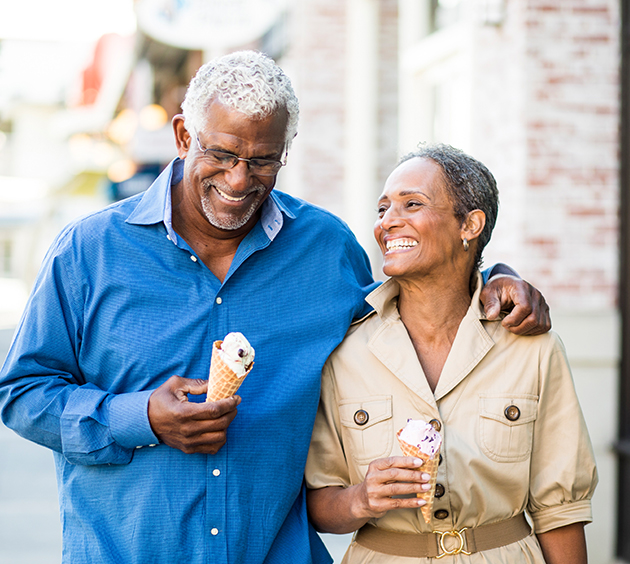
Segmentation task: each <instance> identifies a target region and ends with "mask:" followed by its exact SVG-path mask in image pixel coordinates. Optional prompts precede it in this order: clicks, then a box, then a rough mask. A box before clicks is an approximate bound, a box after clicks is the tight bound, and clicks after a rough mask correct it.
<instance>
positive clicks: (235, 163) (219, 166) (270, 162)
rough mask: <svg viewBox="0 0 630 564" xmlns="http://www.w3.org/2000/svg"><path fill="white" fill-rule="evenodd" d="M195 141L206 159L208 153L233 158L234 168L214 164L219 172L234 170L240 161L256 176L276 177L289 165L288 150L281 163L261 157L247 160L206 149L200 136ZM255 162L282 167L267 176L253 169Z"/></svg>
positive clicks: (225, 152) (231, 154)
mask: <svg viewBox="0 0 630 564" xmlns="http://www.w3.org/2000/svg"><path fill="white" fill-rule="evenodd" d="M195 139H196V140H197V146H198V147H199V150H200V151H201V152H202V153H203V156H204V157H208V155H207V153H208V151H210V152H211V154H212V153H220V154H221V155H225V156H226V157H228V156H229V157H231V158H232V159H233V164H232V166H228V167H227V168H226V167H223V166H222V165H218V164H216V163H212V166H213V167H215V168H218V169H219V170H232V169H233V168H234V167H235V166H236V165H237V164H238V162H239V161H244V162H246V163H247V169H248V170H249V171H250V172H251V173H252V174H255V175H257V176H275V175H276V174H278V173H279V172H280V169H281V168H282V167H283V166H285V165H286V164H287V153H288V151H286V150H285V152H284V157H283V158H282V160H280V161H276V160H274V159H263V158H259V157H252V158H250V159H245V158H243V157H237V156H236V155H234V154H233V153H228V152H227V151H219V150H218V149H205V148H204V146H203V145H202V144H201V141H200V140H199V135H196V134H195ZM253 161H264V162H266V163H269V164H270V165H271V164H272V163H273V164H276V165H280V166H278V168H277V170H275V171H274V172H273V173H271V174H267V173H264V172H260V171H257V170H255V169H252V162H253ZM255 166H257V165H256V164H255V163H254V167H255ZM258 166H260V165H258ZM262 166H264V165H262Z"/></svg>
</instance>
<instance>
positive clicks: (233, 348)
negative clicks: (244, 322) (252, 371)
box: [219, 333, 254, 378]
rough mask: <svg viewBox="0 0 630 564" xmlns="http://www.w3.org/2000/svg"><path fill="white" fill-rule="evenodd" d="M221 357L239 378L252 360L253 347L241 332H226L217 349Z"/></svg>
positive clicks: (245, 371)
mask: <svg viewBox="0 0 630 564" xmlns="http://www.w3.org/2000/svg"><path fill="white" fill-rule="evenodd" d="M219 354H220V355H221V359H222V360H223V362H225V364H227V365H228V367H229V368H230V370H231V371H232V372H234V373H235V374H236V376H238V377H239V378H241V377H243V376H245V374H247V371H248V370H249V368H250V366H251V364H252V362H254V347H252V346H251V345H250V344H249V341H248V340H247V339H246V338H245V337H244V336H243V334H242V333H228V334H227V335H226V336H225V339H223V343H221V348H220V349H219Z"/></svg>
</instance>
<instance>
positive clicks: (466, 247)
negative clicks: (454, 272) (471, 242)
mask: <svg viewBox="0 0 630 564" xmlns="http://www.w3.org/2000/svg"><path fill="white" fill-rule="evenodd" d="M462 243H463V244H464V252H468V239H464V240H463V241H462Z"/></svg>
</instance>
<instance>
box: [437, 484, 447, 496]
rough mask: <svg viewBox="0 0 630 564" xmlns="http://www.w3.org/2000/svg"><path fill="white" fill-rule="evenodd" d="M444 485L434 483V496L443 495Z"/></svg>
mask: <svg viewBox="0 0 630 564" xmlns="http://www.w3.org/2000/svg"><path fill="white" fill-rule="evenodd" d="M444 491H445V490H444V486H443V485H442V484H435V497H442V496H443V495H444Z"/></svg>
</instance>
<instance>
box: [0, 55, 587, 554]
mask: <svg viewBox="0 0 630 564" xmlns="http://www.w3.org/2000/svg"><path fill="white" fill-rule="evenodd" d="M182 108H183V115H178V116H176V117H175V118H174V119H173V128H174V132H175V140H176V147H177V158H176V159H174V161H173V162H172V163H171V164H169V166H168V167H167V168H166V169H165V170H164V172H163V173H162V174H161V175H160V177H159V178H158V179H157V180H156V181H155V182H154V184H153V185H152V186H151V187H150V188H149V189H148V190H147V191H146V192H145V193H144V194H140V195H138V196H134V197H132V198H129V199H127V200H123V201H121V202H118V203H116V204H114V205H112V206H110V207H108V208H106V209H104V210H101V211H98V212H96V213H93V214H91V215H90V216H88V217H85V218H83V219H81V220H79V221H76V222H74V223H73V224H71V225H69V226H68V227H66V228H65V229H64V230H63V231H62V232H61V233H60V235H59V236H58V237H57V239H56V240H55V242H54V243H53V245H52V246H51V248H50V250H49V252H48V254H47V255H46V258H45V260H44V263H43V265H42V268H41V271H40V274H39V276H38V279H37V281H36V284H35V286H34V289H33V292H32V295H31V297H30V300H29V303H28V306H27V308H26V310H25V313H24V315H23V318H22V320H21V322H20V325H19V327H18V329H17V331H16V335H15V338H14V342H13V343H12V346H11V349H10V351H9V353H8V356H7V359H6V361H5V364H4V366H3V368H2V371H1V372H0V413H1V416H2V420H3V421H4V423H5V424H6V425H7V426H9V427H10V428H12V429H14V430H15V431H16V432H17V433H19V434H20V435H22V436H24V437H25V438H27V439H29V440H31V441H34V442H36V443H39V444H41V445H43V446H46V447H48V448H50V449H52V451H53V454H54V458H55V464H56V470H57V480H58V486H59V502H60V513H61V521H62V529H63V562H64V563H72V564H82V563H92V562H99V563H121V562H122V563H125V564H127V563H145V562H146V563H148V562H151V563H152V564H155V563H175V562H186V563H190V564H197V563H204V564H205V563H208V562H213V563H214V562H217V563H223V562H225V563H248V564H250V563H256V562H259V563H262V562H265V563H270V564H271V563H284V562H287V563H288V562H291V563H298V564H301V563H304V564H308V563H324V562H330V556H329V555H328V553H327V552H326V550H325V548H324V546H323V544H322V543H321V540H320V539H319V537H318V535H317V534H316V532H315V529H317V530H319V531H327V532H332V533H346V532H350V531H358V533H357V534H356V536H355V538H354V540H353V542H352V544H351V546H350V548H349V551H348V553H347V554H346V557H345V561H347V562H350V563H355V562H375V563H377V562H392V561H394V562H398V561H400V562H401V564H402V563H404V562H409V563H411V562H425V561H427V562H428V561H429V560H430V559H432V558H434V557H437V556H440V555H441V554H442V553H444V552H446V558H445V560H444V561H445V562H449V561H450V562H453V563H455V562H458V563H463V562H470V563H475V562H479V563H481V562H488V563H499V562H510V563H517V562H532V563H542V562H547V563H556V562H560V561H562V562H575V563H578V562H585V560H586V550H585V542H584V533H583V524H584V523H586V522H588V521H590V520H591V513H590V498H591V496H592V494H593V489H594V487H595V483H596V471H595V465H594V461H593V456H592V452H591V448H590V444H589V439H588V435H587V432H586V429H585V425H584V421H583V419H582V415H581V412H580V408H579V405H578V402H577V399H576V396H575V391H574V389H573V384H572V381H571V375H570V371H569V368H568V365H567V361H566V355H565V353H564V349H563V347H562V344H561V342H560V341H559V339H558V338H557V337H556V336H555V335H554V334H552V333H547V332H546V331H548V329H549V326H550V323H549V318H548V312H547V307H546V305H545V303H544V299H543V298H542V296H540V294H539V293H538V292H537V291H536V290H535V289H533V288H532V287H531V286H529V285H528V284H527V283H526V282H524V281H522V280H520V279H518V278H517V277H514V276H496V277H490V279H489V280H488V276H489V275H490V274H492V272H484V273H483V275H482V274H480V272H479V267H480V264H481V257H482V251H483V248H484V246H485V245H486V243H487V242H488V240H489V238H490V235H491V232H492V228H493V226H494V222H495V220H496V214H497V202H498V196H497V190H496V185H495V181H494V178H493V177H492V174H491V173H490V172H489V171H488V170H487V169H486V167H485V166H483V165H482V164H481V163H479V162H478V161H476V160H475V159H473V158H471V157H469V156H467V155H465V154H464V153H462V152H461V151H458V150H457V149H453V148H451V147H448V146H439V145H438V146H428V147H423V148H421V149H420V150H419V151H418V152H416V153H413V154H411V155H408V156H407V157H405V159H403V161H402V162H401V163H400V164H399V165H398V167H397V168H396V169H395V170H394V172H393V173H392V174H391V176H390V177H389V179H388V180H387V182H386V185H385V188H384V190H383V193H382V195H381V196H380V198H379V200H378V214H377V216H376V217H375V221H376V223H375V229H374V234H375V237H376V240H377V241H378V244H379V246H380V248H381V250H382V252H383V257H384V263H383V264H384V272H385V274H386V275H387V276H388V277H389V279H388V280H387V282H385V283H384V284H381V285H378V284H375V283H374V281H373V279H372V276H371V273H370V267H369V263H368V260H367V257H366V255H365V253H364V251H363V250H362V249H361V247H360V246H359V245H358V243H357V242H356V240H355V238H354V236H353V235H352V233H351V232H350V231H349V229H348V228H347V227H346V226H345V225H344V224H343V223H342V222H341V221H340V220H339V219H337V218H336V217H334V216H333V215H331V214H330V213H328V212H326V211H324V210H321V209H319V208H316V207H314V206H311V205H309V204H307V203H305V202H303V201H301V200H298V199H296V198H293V197H291V196H289V195H287V194H284V193H281V192H278V191H273V188H274V185H275V182H276V175H277V174H278V172H279V170H280V169H281V167H282V166H283V164H284V163H285V159H286V156H287V153H288V151H289V148H290V145H291V141H292V139H293V137H294V136H295V134H296V131H297V119H298V103H297V99H296V97H295V95H294V93H293V90H292V88H291V84H290V81H289V79H288V78H287V77H286V75H285V74H284V73H283V72H282V70H281V69H280V68H279V67H277V66H276V65H275V63H274V62H273V61H271V60H270V59H269V58H267V57H265V56H263V55H261V54H258V53H255V52H239V53H235V54H231V55H227V56H224V57H222V58H220V59H217V60H214V61H211V62H210V63H207V64H206V65H204V66H203V67H202V68H201V69H200V70H199V71H198V73H197V75H196V76H195V78H194V79H193V80H192V81H191V84H190V86H189V89H188V92H187V94H186V98H185V101H184V103H183V105H182ZM503 268H505V267H503ZM495 270H499V271H501V270H502V268H495ZM484 282H485V285H484ZM482 304H485V305H482ZM509 309H511V310H512V311H511V313H509V315H507V316H506V317H504V318H503V319H502V320H500V318H499V314H500V310H509ZM230 331H240V332H242V333H243V334H245V336H246V337H247V338H248V339H249V340H250V341H251V343H252V344H253V346H254V347H255V349H256V366H255V368H254V370H253V371H252V373H251V374H250V375H249V376H248V377H247V379H246V380H245V382H244V384H243V386H242V387H241V389H240V391H239V396H240V397H238V396H234V397H231V398H228V399H225V400H220V401H217V402H210V403H206V402H203V401H201V400H202V398H203V394H204V393H205V391H206V387H207V373H208V366H209V364H210V356H211V343H212V342H213V341H214V340H216V339H222V338H223V337H224V336H225V335H226V334H227V333H228V332H230ZM518 335H521V336H518ZM523 335H529V336H523ZM320 383H321V401H320ZM558 397H562V401H556V402H555V404H554V405H553V407H552V405H551V404H552V402H553V400H554V398H555V399H556V400H557V398H558ZM237 408H238V415H237ZM357 414H360V415H361V416H358V415H357ZM408 418H414V419H424V420H426V421H429V420H430V421H432V424H433V425H434V426H435V427H436V429H438V430H439V432H440V433H441V435H442V439H443V442H444V447H443V449H442V459H441V463H440V466H439V470H438V482H439V484H438V486H439V487H438V488H436V494H435V496H436V498H435V502H434V505H433V515H432V519H431V522H430V523H429V524H426V523H425V522H424V520H423V519H422V517H421V513H420V506H421V504H422V503H424V501H423V500H420V499H419V498H417V497H416V496H415V495H414V494H416V493H418V492H422V491H424V490H425V488H427V485H426V482H427V478H428V476H427V474H426V473H424V472H422V466H421V461H420V460H418V459H416V458H413V457H405V456H401V453H400V451H399V450H398V447H397V446H396V445H395V441H394V433H395V431H396V430H398V429H399V428H400V427H402V426H403V424H404V422H405V421H406V419H408ZM313 429H314V430H313ZM311 433H312V437H313V440H312V443H311V446H310V450H309V440H310V438H311ZM307 458H308V463H307ZM305 466H306V478H305V480H304V473H305ZM525 513H527V514H528V515H529V521H530V522H531V523H532V524H533V532H530V526H529V524H528V522H527V520H526V519H525V517H524V514H525ZM307 515H308V517H309V519H310V522H309V519H307ZM311 523H312V524H311ZM463 529H465V530H464V531H463ZM433 531H437V532H438V533H435V532H433Z"/></svg>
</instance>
